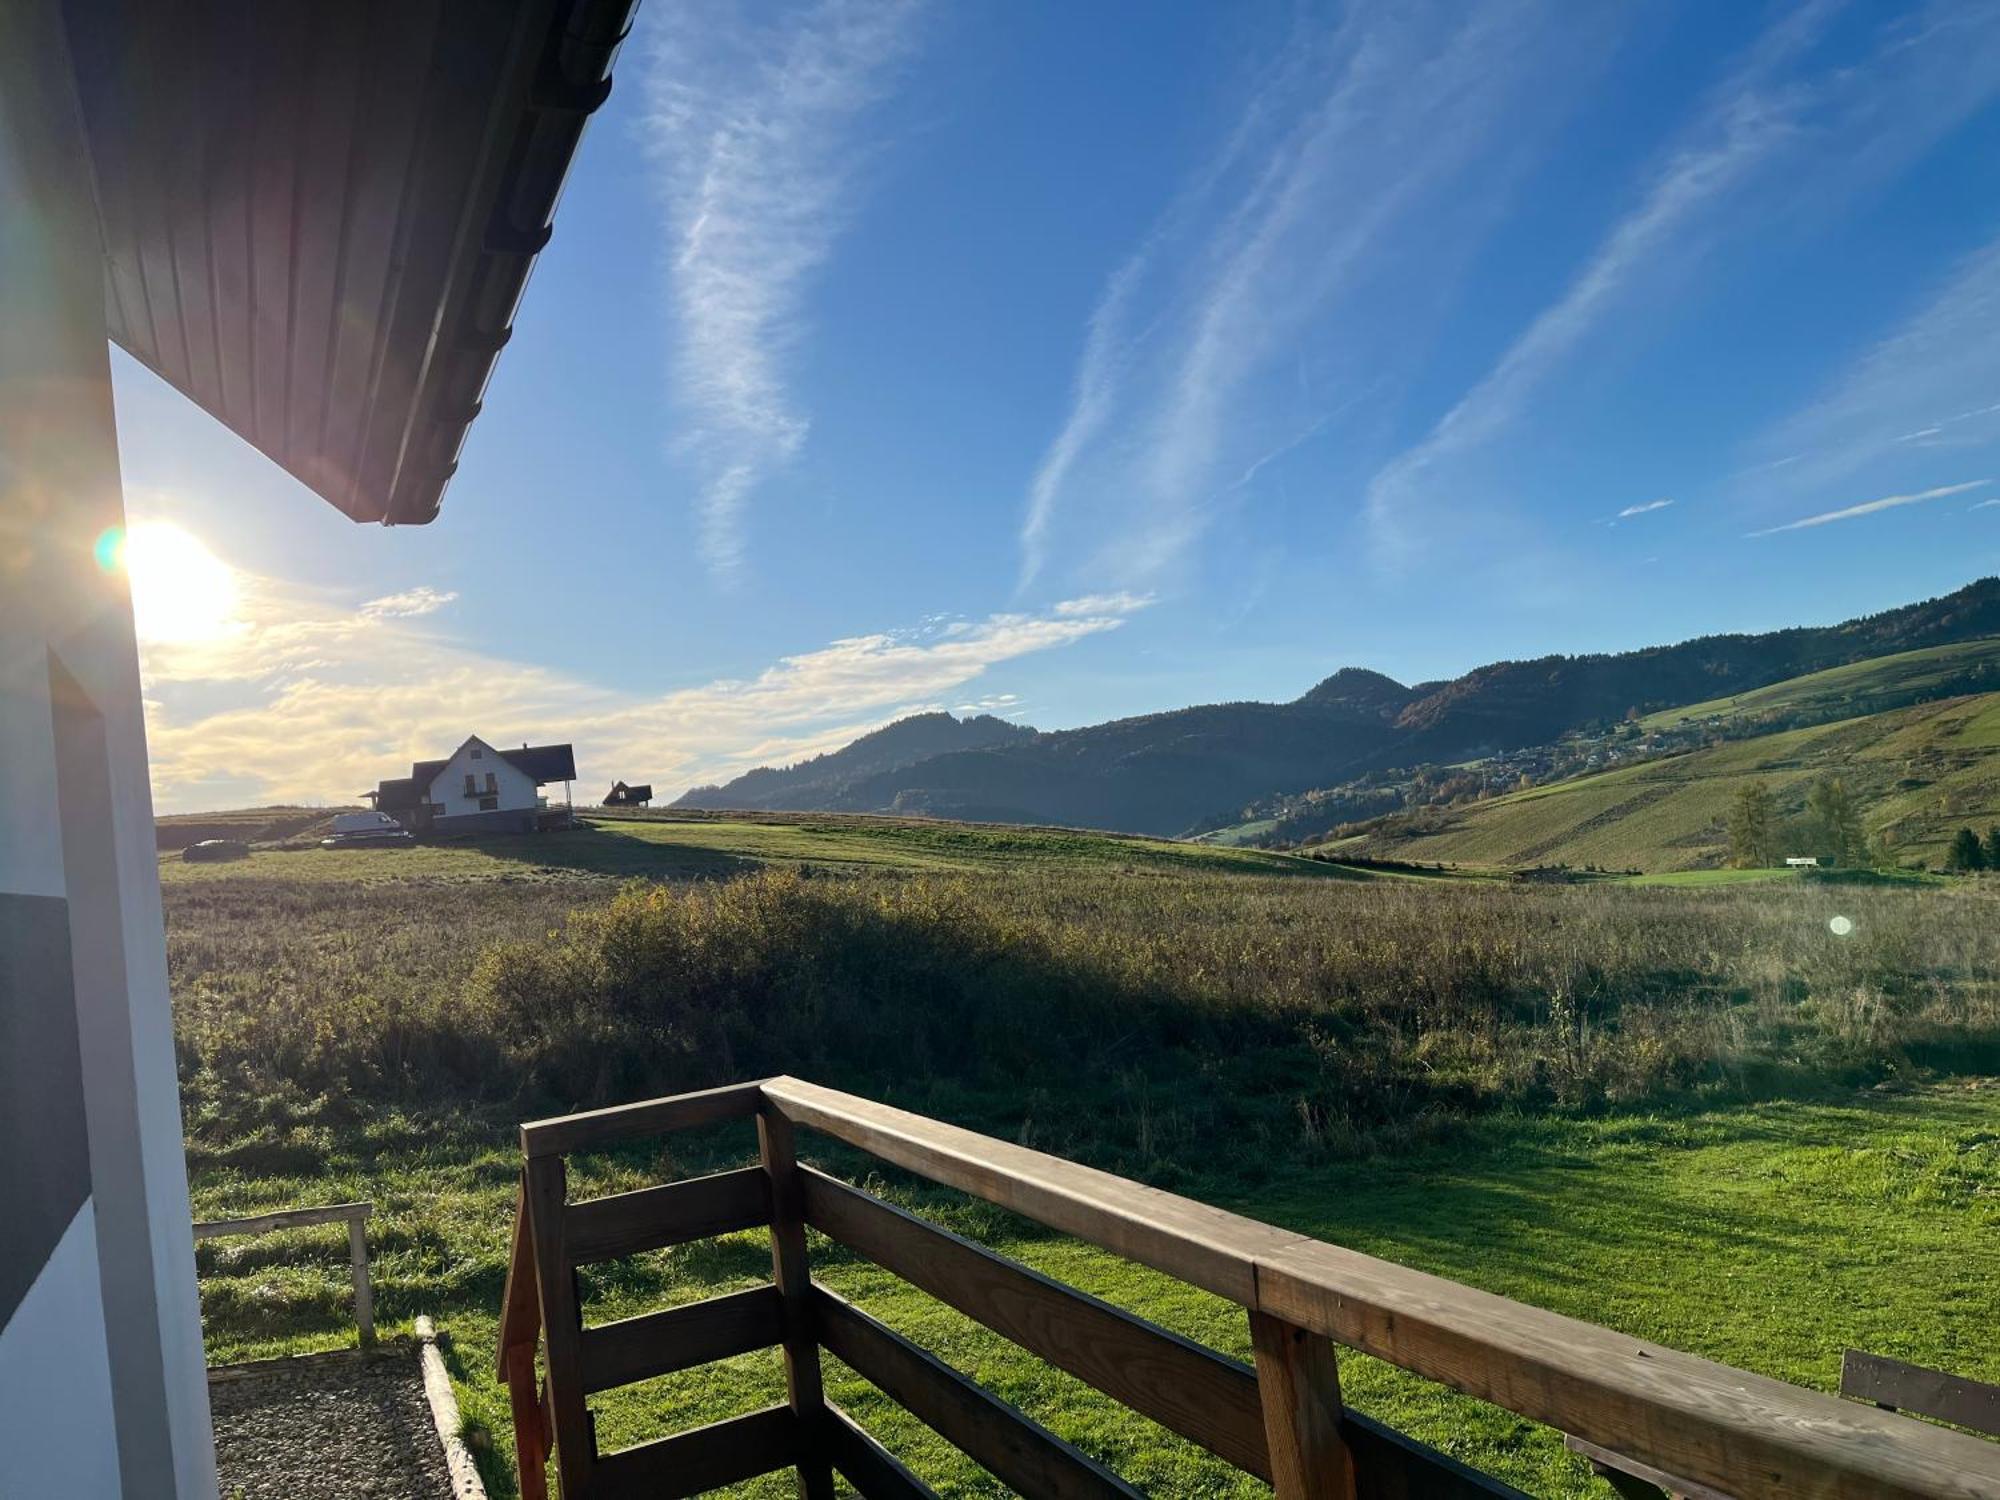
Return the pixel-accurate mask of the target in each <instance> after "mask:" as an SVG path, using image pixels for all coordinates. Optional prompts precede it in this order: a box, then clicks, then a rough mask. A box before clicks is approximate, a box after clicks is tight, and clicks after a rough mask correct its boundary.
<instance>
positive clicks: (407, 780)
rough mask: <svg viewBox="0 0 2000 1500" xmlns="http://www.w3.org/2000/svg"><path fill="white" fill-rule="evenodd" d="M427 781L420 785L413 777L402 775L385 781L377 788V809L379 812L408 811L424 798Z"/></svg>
mask: <svg viewBox="0 0 2000 1500" xmlns="http://www.w3.org/2000/svg"><path fill="white" fill-rule="evenodd" d="M428 785H429V783H428V782H426V783H425V784H424V785H423V786H419V785H418V784H417V782H416V780H415V779H414V778H412V777H408V776H405V777H402V778H400V779H398V780H395V781H385V782H383V783H382V784H381V785H380V786H378V787H376V788H375V810H376V811H377V812H407V811H408V810H409V809H411V808H413V807H415V806H417V805H418V804H419V803H420V802H422V801H423V800H424V796H423V794H424V790H425V787H427V786H428Z"/></svg>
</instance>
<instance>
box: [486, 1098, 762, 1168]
mask: <svg viewBox="0 0 2000 1500" xmlns="http://www.w3.org/2000/svg"><path fill="white" fill-rule="evenodd" d="M762 1102H763V1089H762V1087H761V1086H760V1085H758V1084H755V1083H732V1084H729V1085H727V1086H726V1087H724V1088H719V1089H704V1090H702V1091H701V1092H700V1093H698V1094H676V1095H674V1096H673V1097H671V1098H668V1099H647V1100H644V1101H642V1102H640V1103H638V1104H617V1105H613V1106H612V1107H611V1108H610V1109H593V1110H586V1111H585V1112H584V1113H582V1114H576V1115H558V1116H556V1117H555V1118H553V1119H548V1120H530V1121H529V1122H528V1123H527V1124H525V1125H523V1126H522V1127H521V1150H522V1152H523V1154H525V1155H527V1156H531V1157H532V1156H563V1155H567V1154H568V1153H569V1152H571V1151H587V1150H590V1149H591V1148H593V1147H599V1146H609V1145H612V1144H613V1143H615V1142H618V1141H626V1140H632V1139H635V1138H637V1137H639V1136H647V1135H666V1134H668V1133H670V1132H672V1131H676V1130H691V1129H693V1128H694V1127H695V1126H697V1125H712V1124H715V1123H717V1122H719V1121H722V1120H747V1119H749V1118H750V1117H751V1116H752V1115H754V1114H756V1113H757V1106H758V1105H759V1104H761V1103H762Z"/></svg>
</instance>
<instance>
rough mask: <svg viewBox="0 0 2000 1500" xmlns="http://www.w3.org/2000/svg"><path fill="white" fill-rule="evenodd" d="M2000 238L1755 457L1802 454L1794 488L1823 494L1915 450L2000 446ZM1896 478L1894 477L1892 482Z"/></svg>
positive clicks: (1771, 434)
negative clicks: (1831, 486)
mask: <svg viewBox="0 0 2000 1500" xmlns="http://www.w3.org/2000/svg"><path fill="white" fill-rule="evenodd" d="M1996 396H2000V238H1996V239H1994V240H1991V241H1989V242H1988V243H1987V244H1986V245H1984V246H1983V247H1981V248H1980V249H1978V250H1976V251H1974V252H1973V253H1971V254H1970V255H1967V256H1965V257H1964V258H1963V259H1961V260H1960V261H1959V262H1958V264H1957V265H1956V266H1954V267H1953V268H1952V269H1951V271H1950V272H1949V273H1947V274H1946V275H1945V276H1944V278H1943V279H1942V281H1941V282H1940V283H1939V284H1937V285H1936V286H1934V287H1931V288H1929V289H1928V290H1927V291H1926V292H1925V293H1924V294H1923V295H1922V296H1921V297H1919V298H1918V299H1917V301H1916V305H1915V307H1914V308H1913V309H1912V310H1911V311H1910V312H1909V313H1908V314H1907V315H1906V316H1905V317H1904V318H1903V319H1902V321H1901V322H1900V324H1899V325H1898V326H1896V327H1895V328H1893V329H1892V330H1891V331H1890V332H1888V333H1887V334H1886V335H1885V336H1883V337H1882V338H1881V339H1879V340H1878V341H1877V342H1876V343H1875V344H1874V345H1873V347H1871V348H1870V349H1868V350H1867V352H1866V353H1864V354H1862V355H1861V356H1860V357H1859V358H1858V359H1856V360H1855V361H1854V363H1853V364H1852V365H1851V366H1849V367H1848V368H1847V369H1846V370H1844V371H1842V372H1841V374H1840V375H1839V376H1837V377H1836V378H1835V379H1834V380H1833V381H1832V382H1831V383H1830V385H1829V386H1828V387H1827V388H1826V389H1825V390H1823V391H1821V392H1820V393H1819V394H1818V395H1816V396H1814V397H1813V398H1812V399H1810V400H1809V401H1807V402H1806V403H1805V404H1804V405H1803V406H1802V407H1800V408H1799V409H1798V410H1797V411H1795V412H1794V413H1793V414H1792V415H1791V416H1789V417H1787V418H1786V419H1785V420H1784V421H1782V422H1780V423H1779V424H1778V425H1777V426H1776V427H1774V428H1772V429H1771V430H1770V431H1768V432H1766V433H1764V434H1762V435H1760V436H1759V437H1758V438H1757V439H1755V440H1754V442H1753V444H1752V451H1756V450H1763V451H1767V452H1770V451H1777V452H1785V453H1790V454H1793V455H1795V456H1794V457H1793V458H1792V459H1791V460H1790V461H1789V462H1788V464H1787V467H1786V471H1785V474H1784V479H1785V483H1786V488H1787V489H1788V490H1791V491H1796V490H1802V489H1815V488H1821V487H1824V486H1825V485H1827V484H1831V483H1835V482H1837V481H1839V480H1842V479H1846V478H1847V477H1849V476H1850V475H1854V474H1858V473H1863V472H1865V471H1867V470H1868V469H1870V468H1871V467H1873V466H1877V465H1884V464H1891V465H1893V464H1900V463H1903V462H1905V461H1906V460H1907V459H1908V458H1909V456H1910V452H1911V450H1913V449H1915V450H1921V451H1924V452H1934V451H1937V450H1941V449H1950V450H1954V451H1960V452H1963V451H1964V450H1968V449H1972V448H1977V447H1984V446H1986V445H1988V444H1991V443H1994V442H1996V441H2000V400H1995V399H1994V398H1995V397H1996ZM1892 477H1893V476H1892Z"/></svg>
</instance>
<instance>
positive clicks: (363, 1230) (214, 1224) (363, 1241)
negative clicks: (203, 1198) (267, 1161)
mask: <svg viewBox="0 0 2000 1500" xmlns="http://www.w3.org/2000/svg"><path fill="white" fill-rule="evenodd" d="M373 1212H375V1205H374V1204H372V1203H367V1202H362V1203H329V1204H326V1205H325V1206H323V1207H319V1208H280V1209H276V1210H274V1211H272V1212H271V1213H265V1214H252V1215H250V1216H249V1217H248V1218H243V1219H210V1220H208V1221H207V1222H206V1223H201V1224H196V1225H195V1226H194V1238H195V1243H196V1244H200V1243H201V1242H202V1241H203V1240H215V1239H222V1238H224V1237H226V1236H229V1235H237V1234H270V1233H272V1232H273V1231H274V1230H279V1229H303V1228H305V1227H307V1226H308V1225H312V1224H341V1223H345V1224H346V1225H347V1263H348V1271H349V1273H350V1274H351V1275H352V1277H353V1279H354V1326H355V1327H356V1328H357V1329H359V1330H360V1333H361V1347H362V1348H364V1349H367V1348H371V1347H373V1345H374V1343H375V1292H374V1289H373V1288H372V1287H370V1286H369V1284H368V1216H369V1215H370V1214H372V1213H373Z"/></svg>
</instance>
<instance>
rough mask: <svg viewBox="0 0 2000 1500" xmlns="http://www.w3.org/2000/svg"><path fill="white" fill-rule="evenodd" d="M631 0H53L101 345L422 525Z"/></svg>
mask: <svg viewBox="0 0 2000 1500" xmlns="http://www.w3.org/2000/svg"><path fill="white" fill-rule="evenodd" d="M635 4H636V0H521V3H513V0H68V3H67V5H66V7H65V15H66V18H67V22H68V26H69V31H70V47H71V52H72V55H73V57H74V59H75V68H76V73H77V84H78V91H79V94H80V97H81V99H82V104H83V111H84V117H85V123H86V129H87V131H88V134H89V139H90V146H91V156H92V164H93V169H94V171H95V175H96V190H97V198H98V203H99V209H100V214H101V217H102V220H103V227H104V241H105V254H106V277H105V300H106V313H107V323H108V327H109V330H110V333H111V336H112V338H113V339H114V340H115V341H116V342H117V343H118V344H119V345H121V346H122V347H123V348H125V349H126V350H127V351H128V352H130V353H131V354H132V355H133V356H134V357H135V358H137V359H139V360H140V361H141V362H142V363H144V364H146V365H148V366H149V367H151V368H152V369H153V370H154V371H156V372H157V373H158V374H160V375H161V376H163V377H164V378H165V379H166V380H168V381H169V382H171V383H172V384H173V385H174V386H176V387H177V388H178V389H179V390H181V391H182V392H184V393H185V394H186V395H188V396H189V397H190V398H192V399H193V400H194V401H195V402H197V403H198V404H199V405H201V406H202V407H203V408H205V409H206V410H207V411H209V412H210V413H212V414H213V415H215V416H216V417H218V418H219V419H220V420H221V421H223V422H224V423H226V424H227V425H228V426H229V427H230V428H232V429H234V430H235V431H236V432H237V433H239V434H240V435H241V436H243V437H244V438H246V439H248V440H249V441H250V442H251V443H253V444H255V445H256V446H257V447H258V448H260V449H261V450H263V452H265V453H266V454H268V455H269V456H270V457H271V458H273V459H275V460H276V461H277V462H278V463H279V464H281V465H283V466H284V467H285V468H286V469H288V470H289V471H290V472H291V473H293V474H294V475H296V476H297V477H298V478H299V479H301V480H303V481H304V482H305V483H306V484H307V485H309V486H310V487H311V488H312V489H313V490H315V491H317V492H318V493H319V494H321V495H323V496H325V497H326V498H327V499H328V500H330V501H332V502H333V503H334V504H335V505H337V506H339V507H340V509H342V510H343V511H345V512H346V513H347V514H348V515H350V516H352V517H354V519H356V520H358V521H381V522H385V523H394V524H405V525H409V524H422V523H423V522H426V521H429V520H431V519H432V518H434V517H435V516H436V515H437V512H438V505H439V502H440V501H441V499H442V497H443V494H444V488H445V485H446V484H447V483H448V482H449V480H450V478H451V476H452V473H453V471H454V469H455V468H456V467H457V459H458V452H459V448H460V445H461V444H462V443H463V441H464V438H465V432H466V428H467V427H468V426H469V424H470V423H471V421H472V419H473V418H474V417H475V416H476V415H477V414H478V412H479V404H480V398H481V396H482V393H483V392H484V389H485V386H486V382H487V379H488V378H489V376H490V375H491V373H492V369H493V364H494V361H495V359H496V357H497V356H498V354H499V352H500V349H501V347H502V346H503V345H504V344H505V343H506V342H507V338H508V335H509V333H510V331H511V328H512V323H513V317H514V309H515V306H516V304H517V303H518V301H519V300H520V295H521V291H522V288H523V287H524V286H525V284H526V282H527V278H528V273H529V269H530V267H531V266H532V264H533V262H534V258H535V255H536V254H537V252H539V251H540V250H541V248H542V246H543V245H544V244H546V243H547V240H548V237H549V221H550V217H551V215H552V213H553V212H554V208H555V203H556V200H557V197H558V196H559V194H560V192H561V189H562V183H563V179H564V177H565V175H566V174H567V172H568V170H569V164H570V161H571V159H572V157H573V156H574V154H575V151H576V147H577V142H578V140H579V139H580V137H581V135H582V132H583V127H584V122H585V120H586V119H587V118H588V116H589V115H590V113H591V112H592V111H593V110H595V109H596V108H597V106H598V105H599V104H601V103H602V102H603V101H604V98H605V96H606V94H607V93H608V92H609V90H610V75H609V69H610V65H611V59H612V57H613V55H614V54H615V52H616V50H617V47H618V44H619V42H620V41H621V40H622V39H623V37H624V35H625V31H626V28H627V26H628V25H629V23H630V19H631V12H632V9H633V7H634V5H635Z"/></svg>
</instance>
